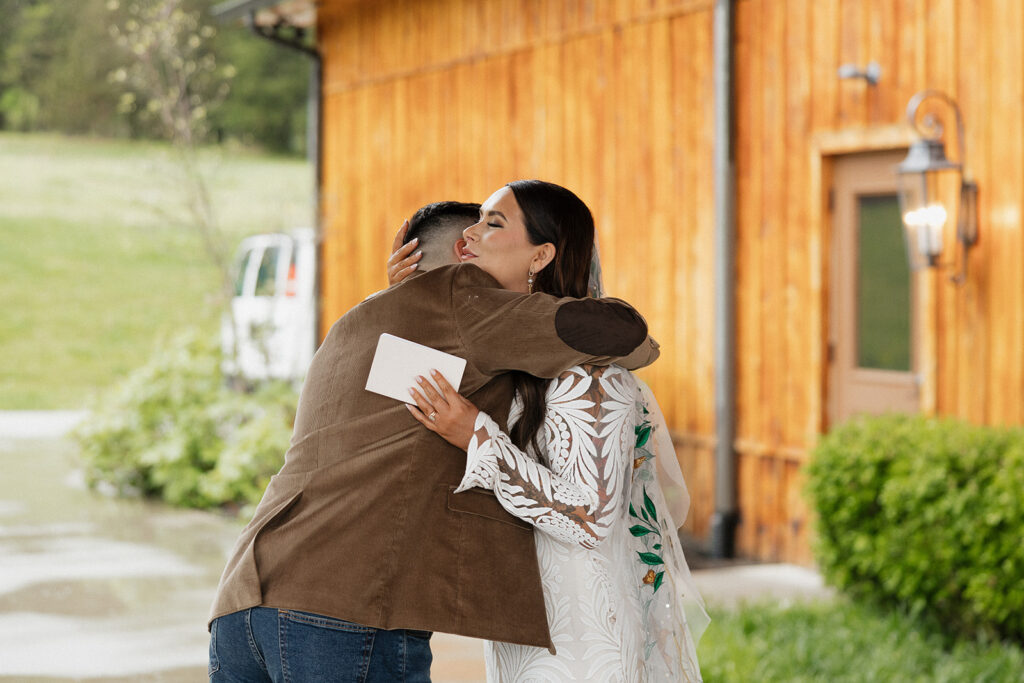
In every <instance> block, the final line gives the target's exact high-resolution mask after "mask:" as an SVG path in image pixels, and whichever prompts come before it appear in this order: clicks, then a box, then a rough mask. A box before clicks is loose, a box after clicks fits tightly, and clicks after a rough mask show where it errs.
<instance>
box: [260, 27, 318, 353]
mask: <svg viewBox="0 0 1024 683" xmlns="http://www.w3.org/2000/svg"><path fill="white" fill-rule="evenodd" d="M245 25H246V26H247V27H248V28H249V30H250V31H252V32H253V34H255V35H257V36H259V37H260V38H263V39H265V40H269V41H270V42H272V43H276V44H278V45H281V46H282V47H286V48H288V49H290V50H296V51H297V52H301V53H302V54H304V55H306V56H307V57H309V59H310V61H311V64H310V70H309V87H308V94H307V101H306V158H307V159H308V160H309V161H311V162H313V169H314V175H315V177H314V179H313V213H314V215H313V233H314V237H313V241H314V245H315V248H314V250H313V254H314V261H315V263H314V269H315V271H316V273H317V275H316V278H315V279H314V280H313V302H314V303H313V306H314V307H315V310H314V313H313V316H314V323H313V325H314V330H313V339H314V343H315V344H316V346H319V345H320V340H321V339H322V336H321V334H320V320H321V317H322V316H321V313H322V312H323V297H322V296H321V283H320V279H321V278H320V273H321V272H322V271H321V264H322V263H323V253H322V252H323V229H322V226H321V224H320V222H321V219H320V215H321V208H322V207H321V204H320V201H321V186H322V181H323V153H322V151H321V149H320V140H321V135H322V134H323V97H322V96H321V93H322V92H323V68H322V66H323V60H322V59H321V57H320V52H319V51H318V50H317V49H316V48H313V47H309V46H308V45H307V44H306V41H305V38H306V33H305V29H303V28H299V27H291V28H293V29H294V34H293V35H291V36H284V35H283V32H282V29H284V28H287V27H288V25H287V24H284V23H279V24H275V25H274V26H260V25H259V24H257V23H256V11H255V10H250V11H249V13H248V14H247V15H246V17H245ZM315 350H316V349H315V348H314V351H315Z"/></svg>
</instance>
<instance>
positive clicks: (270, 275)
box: [256, 247, 281, 296]
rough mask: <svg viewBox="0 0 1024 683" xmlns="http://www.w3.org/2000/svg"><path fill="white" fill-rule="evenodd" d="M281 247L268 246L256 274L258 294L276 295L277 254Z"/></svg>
mask: <svg viewBox="0 0 1024 683" xmlns="http://www.w3.org/2000/svg"><path fill="white" fill-rule="evenodd" d="M280 251H281V248H280V247H267V248H266V250H264V252H263V259H262V260H261V261H260V269H259V272H258V273H257V274H256V296H274V292H275V291H276V289H277V256H278V253H279V252H280Z"/></svg>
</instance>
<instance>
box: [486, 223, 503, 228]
mask: <svg viewBox="0 0 1024 683" xmlns="http://www.w3.org/2000/svg"><path fill="white" fill-rule="evenodd" d="M487 225H489V226H490V227H492V228H500V227H501V223H488V224H487Z"/></svg>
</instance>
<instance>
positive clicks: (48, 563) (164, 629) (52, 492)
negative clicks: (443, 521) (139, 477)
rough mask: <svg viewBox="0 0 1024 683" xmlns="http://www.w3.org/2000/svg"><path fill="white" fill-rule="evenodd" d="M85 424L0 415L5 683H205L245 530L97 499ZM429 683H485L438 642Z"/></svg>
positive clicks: (442, 637)
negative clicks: (232, 558)
mask: <svg viewBox="0 0 1024 683" xmlns="http://www.w3.org/2000/svg"><path fill="white" fill-rule="evenodd" d="M80 417H81V415H80V414H72V413H61V414H55V415H53V416H52V418H53V419H48V416H47V415H45V414H35V413H33V414H28V413H22V414H13V413H3V412H0V681H3V682H5V683H6V682H8V681H32V682H42V681H47V682H49V681H111V682H121V681H125V682H127V681H166V682H169V683H178V682H185V681H189V682H193V681H205V680H207V676H206V660H207V646H208V643H209V640H208V637H209V636H208V634H207V631H206V617H207V613H208V611H209V607H210V603H211V602H212V600H213V594H214V590H215V589H216V586H217V581H218V579H219V578H220V572H221V570H222V569H223V567H224V563H225V561H226V559H227V554H228V552H229V551H230V550H231V547H232V546H233V544H234V541H235V539H236V537H237V536H238V533H239V532H240V531H241V528H242V526H243V525H244V521H243V520H238V519H234V518H230V517H225V516H222V515H219V514H217V513H212V512H203V511H196V510H180V509H176V508H171V507H169V506H165V505H161V504H158V503H152V502H148V501H142V500H131V499H129V500H126V499H116V498H110V497H106V496H103V495H100V494H98V493H95V492H92V491H88V490H87V489H86V488H85V486H84V484H83V482H82V478H81V474H80V473H79V469H78V463H77V461H76V459H77V449H76V447H75V446H74V445H73V444H72V443H71V442H70V441H68V440H67V439H66V438H62V437H61V435H62V434H63V433H64V432H65V431H66V430H67V429H68V428H69V427H70V426H71V425H72V424H74V422H75V421H76V420H77V419H79V418H80ZM433 648H434V667H433V678H434V680H435V681H437V682H439V683H470V682H474V681H483V680H484V670H483V657H482V654H483V650H482V644H481V643H480V641H476V640H470V639H467V638H459V637H456V636H449V635H446V634H436V635H435V637H434V642H433Z"/></svg>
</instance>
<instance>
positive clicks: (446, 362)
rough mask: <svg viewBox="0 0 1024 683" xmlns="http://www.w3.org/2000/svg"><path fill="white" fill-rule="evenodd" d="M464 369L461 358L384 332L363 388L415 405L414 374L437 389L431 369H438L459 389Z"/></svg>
mask: <svg viewBox="0 0 1024 683" xmlns="http://www.w3.org/2000/svg"><path fill="white" fill-rule="evenodd" d="M465 369H466V361H465V359H463V358H459V357H458V356H453V355H452V354H450V353H445V352H444V351H438V350H437V349H432V348H430V347H429V346H424V345H423V344H417V343H416V342H411V341H409V340H408V339H402V338H401V337H396V336H395V335H393V334H387V333H384V334H382V335H380V340H378V341H377V351H376V353H374V355H373V363H371V364H370V376H369V377H367V378H366V390H367V391H372V392H374V393H375V394H383V395H384V396H389V397H391V398H394V399H397V400H399V401H403V402H405V403H411V404H414V405H415V403H416V402H415V401H414V400H413V397H412V395H411V394H410V393H409V388H410V387H414V386H417V382H416V377H417V376H423V377H426V378H427V381H429V382H430V383H431V384H433V385H434V388H435V389H436V388H437V382H435V381H434V380H433V378H432V377H431V376H430V371H431V370H437V371H438V372H440V373H441V374H442V375H443V376H444V378H445V379H446V380H448V383H449V384H451V385H452V386H453V387H454V388H455V390H456V391H458V389H459V383H461V382H462V373H463V372H464V371H465Z"/></svg>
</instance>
